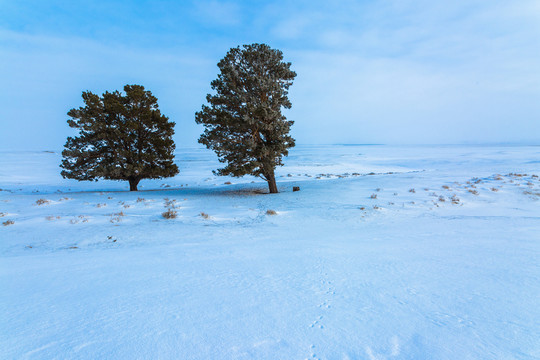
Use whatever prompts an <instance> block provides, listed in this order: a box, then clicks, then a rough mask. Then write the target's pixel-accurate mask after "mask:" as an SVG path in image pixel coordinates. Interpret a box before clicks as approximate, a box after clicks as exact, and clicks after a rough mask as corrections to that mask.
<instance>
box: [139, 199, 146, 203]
mask: <svg viewBox="0 0 540 360" xmlns="http://www.w3.org/2000/svg"><path fill="white" fill-rule="evenodd" d="M144 201H146V199H145V198H137V202H138V203H140V202H144Z"/></svg>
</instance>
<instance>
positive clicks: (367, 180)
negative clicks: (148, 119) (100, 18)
mask: <svg viewBox="0 0 540 360" xmlns="http://www.w3.org/2000/svg"><path fill="white" fill-rule="evenodd" d="M60 159H61V156H60V154H59V153H58V152H56V153H53V152H39V153H38V152H26V153H24V152H17V153H16V152H1V153H0V189H2V191H0V223H6V225H1V224H0V289H1V291H0V318H1V319H2V320H1V322H0V358H1V359H369V360H373V359H460V360H461V359H540V179H539V178H538V175H540V147H525V146H523V147H510V146H500V147H487V146H469V147H465V146H438V147H435V146H414V147H413V146H408V147H407V146H403V147H391V146H340V145H335V146H301V147H297V148H295V149H293V150H292V151H291V154H290V156H289V157H288V158H286V159H285V163H286V165H285V166H284V167H282V168H279V169H278V174H277V175H278V186H279V188H280V191H281V193H279V194H273V195H269V194H262V193H264V192H266V191H267V188H266V184H265V183H264V182H263V181H262V180H260V179H254V178H251V177H245V178H241V179H233V178H222V177H215V176H213V175H212V173H211V170H212V169H215V168H217V167H218V166H219V163H218V162H217V160H216V158H215V156H214V155H213V153H211V152H209V151H208V150H204V149H179V150H178V153H177V158H176V161H177V163H178V165H179V168H180V171H181V172H180V174H179V175H178V176H176V177H175V178H172V179H163V180H152V181H149V180H143V181H142V182H141V186H140V190H141V191H139V192H135V193H130V192H128V191H126V190H127V188H128V186H127V183H126V182H111V181H99V182H76V181H72V180H64V179H62V178H61V177H60V175H59V171H60V169H59V167H58V165H59V163H60ZM252 181H254V182H252ZM225 182H231V184H225ZM293 186H300V188H301V191H299V192H292V187H293ZM40 203H41V204H40ZM167 209H171V210H172V211H176V212H177V218H175V219H165V218H163V217H162V215H161V214H162V212H164V211H166V210H167ZM267 210H274V211H276V213H277V214H276V215H268V214H267ZM201 213H205V214H207V216H201ZM8 221H12V222H13V224H9V222H8Z"/></svg>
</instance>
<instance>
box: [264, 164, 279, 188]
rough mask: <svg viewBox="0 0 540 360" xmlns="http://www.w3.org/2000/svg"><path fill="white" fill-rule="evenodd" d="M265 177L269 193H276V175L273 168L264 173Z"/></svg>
mask: <svg viewBox="0 0 540 360" xmlns="http://www.w3.org/2000/svg"><path fill="white" fill-rule="evenodd" d="M266 179H267V180H266V181H268V190H270V194H277V193H278V192H279V191H278V189H277V185H276V176H275V175H274V169H272V170H270V171H269V173H268V174H267V175H266Z"/></svg>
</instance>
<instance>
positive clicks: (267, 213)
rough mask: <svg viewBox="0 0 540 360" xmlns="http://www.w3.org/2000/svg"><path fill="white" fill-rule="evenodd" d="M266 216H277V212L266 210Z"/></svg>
mask: <svg viewBox="0 0 540 360" xmlns="http://www.w3.org/2000/svg"><path fill="white" fill-rule="evenodd" d="M266 215H277V212H276V211H275V210H270V209H269V210H266Z"/></svg>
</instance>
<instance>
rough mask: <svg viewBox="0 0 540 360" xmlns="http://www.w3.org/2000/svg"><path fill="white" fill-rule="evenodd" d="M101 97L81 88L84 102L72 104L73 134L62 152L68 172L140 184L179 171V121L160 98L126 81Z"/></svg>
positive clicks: (81, 177)
mask: <svg viewBox="0 0 540 360" xmlns="http://www.w3.org/2000/svg"><path fill="white" fill-rule="evenodd" d="M124 92H125V95H123V94H122V93H121V92H119V91H114V92H112V93H111V92H105V93H104V94H103V95H102V96H101V97H99V96H98V95H96V94H93V93H91V92H89V91H85V92H83V94H82V98H83V100H84V104H85V106H84V107H80V108H78V109H71V110H70V111H69V112H68V115H69V116H70V117H71V119H69V120H68V124H69V126H70V127H72V128H74V129H77V130H78V131H79V134H78V136H76V137H68V139H67V142H66V144H65V146H64V147H65V149H64V151H63V152H62V155H63V160H62V165H61V167H62V168H63V169H64V170H63V171H62V173H61V174H62V176H63V177H64V178H69V179H76V180H97V179H100V178H102V179H107V180H128V181H129V183H130V190H137V184H138V183H139V181H140V180H141V179H157V178H163V177H169V176H174V175H176V174H178V167H177V166H176V165H175V164H174V162H173V160H174V155H173V152H174V149H175V145H174V141H173V140H172V135H173V134H174V122H171V121H169V118H168V117H166V116H164V115H162V114H161V112H160V110H159V108H158V104H157V99H156V98H155V97H154V96H153V95H152V93H151V92H150V91H145V90H144V87H143V86H141V85H126V86H124Z"/></svg>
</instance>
